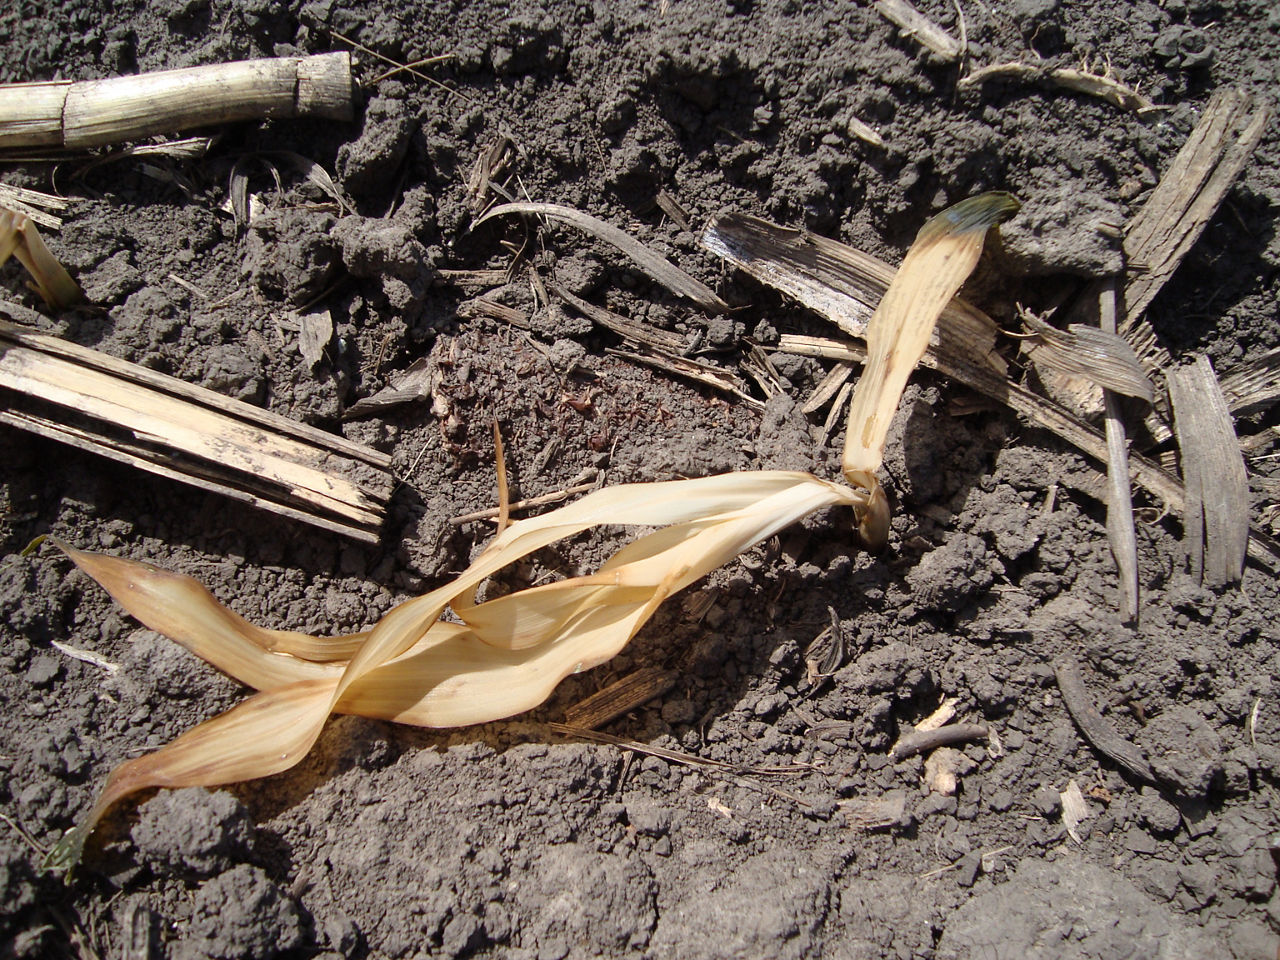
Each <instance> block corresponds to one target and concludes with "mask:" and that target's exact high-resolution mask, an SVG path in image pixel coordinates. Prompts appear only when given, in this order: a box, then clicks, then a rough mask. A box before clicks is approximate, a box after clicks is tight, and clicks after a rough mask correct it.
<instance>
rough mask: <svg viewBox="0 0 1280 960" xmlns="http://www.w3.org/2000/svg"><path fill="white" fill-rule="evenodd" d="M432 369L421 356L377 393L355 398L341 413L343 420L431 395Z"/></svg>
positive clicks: (354, 418) (365, 415) (379, 411)
mask: <svg viewBox="0 0 1280 960" xmlns="http://www.w3.org/2000/svg"><path fill="white" fill-rule="evenodd" d="M433 376H434V370H433V369H432V366H431V362H430V361H429V360H428V359H427V358H426V357H421V358H419V359H417V360H415V361H413V363H412V364H410V365H409V367H408V368H406V369H405V370H403V371H401V372H400V373H398V374H396V375H395V376H393V377H392V378H391V382H390V383H389V384H387V386H385V387H383V388H382V389H381V390H379V391H378V392H377V393H375V394H372V395H371V396H368V397H363V398H361V399H360V400H357V401H356V402H355V403H353V404H352V405H351V406H349V407H347V409H346V410H345V411H344V412H343V414H342V419H343V420H358V419H359V418H361V417H368V416H372V415H373V414H375V413H381V412H383V411H384V410H389V409H390V408H391V407H398V406H400V405H401V404H402V403H412V402H413V401H415V400H425V399H426V398H427V397H429V396H431V388H432V378H433Z"/></svg>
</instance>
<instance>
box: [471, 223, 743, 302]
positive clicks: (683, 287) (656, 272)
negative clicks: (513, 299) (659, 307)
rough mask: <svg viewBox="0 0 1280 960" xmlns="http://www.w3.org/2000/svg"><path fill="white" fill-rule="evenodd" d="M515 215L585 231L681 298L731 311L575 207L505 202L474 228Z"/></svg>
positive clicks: (625, 236) (612, 228) (701, 287)
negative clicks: (532, 217) (613, 247)
mask: <svg viewBox="0 0 1280 960" xmlns="http://www.w3.org/2000/svg"><path fill="white" fill-rule="evenodd" d="M512 214H523V215H529V216H540V217H547V218H549V219H552V220H559V221H561V222H563V223H567V224H569V225H571V226H574V227H577V228H578V229H579V230H583V231H585V232H586V233H589V234H591V235H592V236H593V237H596V238H597V239H599V240H603V241H604V242H605V243H609V244H612V245H613V246H615V247H617V248H618V249H619V250H621V251H622V252H623V253H625V254H626V255H627V256H628V257H630V258H631V260H632V262H634V263H635V264H636V266H638V267H639V268H640V269H641V270H643V271H644V272H645V273H647V274H648V275H649V276H651V277H652V278H653V279H654V280H656V281H658V283H660V284H662V285H663V286H664V287H666V288H667V289H668V290H670V291H671V292H672V293H674V294H676V295H677V296H681V297H686V298H688V299H689V300H692V301H693V302H694V303H696V304H698V306H700V307H702V308H703V309H704V310H711V311H713V312H715V313H723V312H725V311H726V310H728V309H729V305H728V304H727V303H725V302H724V301H723V300H721V299H720V298H719V297H718V296H716V294H715V291H713V290H712V289H711V288H710V287H708V286H707V285H706V284H704V283H702V282H701V281H700V280H695V279H694V278H693V277H691V276H689V274H687V273H685V272H684V271H683V270H681V269H680V268H679V267H677V266H676V265H675V264H673V263H671V262H670V261H669V260H667V259H666V258H665V257H663V256H661V255H660V254H657V253H655V252H654V251H653V250H651V249H649V248H648V247H647V246H645V245H644V244H643V243H641V242H640V241H639V240H637V239H635V238H634V237H632V236H631V235H630V234H628V233H626V232H625V231H623V230H619V229H618V228H617V227H615V226H613V224H610V223H605V222H604V221H603V220H600V219H597V218H596V217H593V216H591V215H590V214H586V213H583V212H582V211H581V210H574V209H573V208H572V207H564V206H560V205H559V204H555V203H504V204H502V205H501V206H497V207H494V208H493V209H492V210H490V211H489V212H488V213H486V214H485V215H484V216H483V217H481V218H480V219H479V220H477V221H476V222H475V223H474V224H472V229H475V228H476V227H478V226H480V224H482V223H484V222H485V221H487V220H492V219H493V218H495V217H503V216H510V215H512Z"/></svg>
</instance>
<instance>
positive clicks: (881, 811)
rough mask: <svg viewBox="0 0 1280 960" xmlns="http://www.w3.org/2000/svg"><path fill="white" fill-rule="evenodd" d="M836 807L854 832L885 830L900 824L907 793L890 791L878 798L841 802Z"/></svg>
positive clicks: (905, 810) (904, 811) (860, 798)
mask: <svg viewBox="0 0 1280 960" xmlns="http://www.w3.org/2000/svg"><path fill="white" fill-rule="evenodd" d="M836 807H837V809H839V810H840V812H841V813H843V814H844V817H845V820H846V821H847V822H848V824H849V826H851V827H853V828H854V829H855V830H887V829H888V828H890V827H893V826H896V825H897V824H899V823H901V822H902V817H903V814H905V813H906V812H907V792H906V791H905V790H890V791H889V792H888V793H886V794H884V795H883V796H880V797H855V798H853V799H852V800H841V801H840V802H839V803H838V804H836Z"/></svg>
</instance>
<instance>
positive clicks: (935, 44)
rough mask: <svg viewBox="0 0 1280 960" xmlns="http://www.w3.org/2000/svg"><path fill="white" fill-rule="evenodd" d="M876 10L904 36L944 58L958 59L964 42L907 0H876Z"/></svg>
mask: <svg viewBox="0 0 1280 960" xmlns="http://www.w3.org/2000/svg"><path fill="white" fill-rule="evenodd" d="M876 10H877V11H879V13H880V15H881V16H882V17H884V18H885V19H886V20H888V21H889V22H890V23H892V24H893V25H894V26H896V27H897V28H898V29H899V31H901V33H902V35H903V36H904V37H910V38H912V39H913V40H916V41H917V42H918V43H920V45H921V46H924V47H927V48H928V49H929V50H931V51H933V52H934V53H936V54H937V55H938V56H940V57H941V58H942V59H943V60H958V59H959V58H960V54H961V53H962V52H963V51H964V44H962V43H961V42H960V41H959V40H957V39H956V38H955V37H953V36H951V34H949V33H947V31H945V30H943V29H942V28H941V27H940V26H938V25H937V24H936V23H934V22H933V21H932V20H930V19H929V18H928V17H926V16H925V15H924V14H923V13H921V12H920V11H919V10H917V9H916V8H915V7H914V6H912V5H911V4H910V3H908V2H907V0H876Z"/></svg>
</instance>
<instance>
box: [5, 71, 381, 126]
mask: <svg viewBox="0 0 1280 960" xmlns="http://www.w3.org/2000/svg"><path fill="white" fill-rule="evenodd" d="M355 94H356V85H355V81H354V80H353V79H352V76H351V56H350V54H348V53H345V52H340V53H325V54H319V55H317V56H311V57H275V58H269V59H263V60H241V61H238V62H235V63H220V64H214V65H212V66H205V67H187V68H184V69H181V70H163V71H160V72H157V73H143V74H138V75H137V76H132V77H112V78H110V79H107V80H85V81H80V82H71V81H53V82H48V83H16V84H7V85H4V86H0V150H8V149H14V148H20V147H61V148H66V149H69V150H83V149H86V148H88V147H100V146H103V145H105V144H109V143H121V142H123V141H127V140H137V139H142V138H145V137H152V136H156V135H159V134H168V133H177V132H179V131H181V130H190V129H193V128H195V127H207V126H214V125H217V124H223V123H234V122H236V121H239V120H263V119H268V118H271V119H277V118H286V119H287V118H292V117H317V118H321V119H327V120H350V119H351V118H352V116H353V115H354V112H355Z"/></svg>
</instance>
